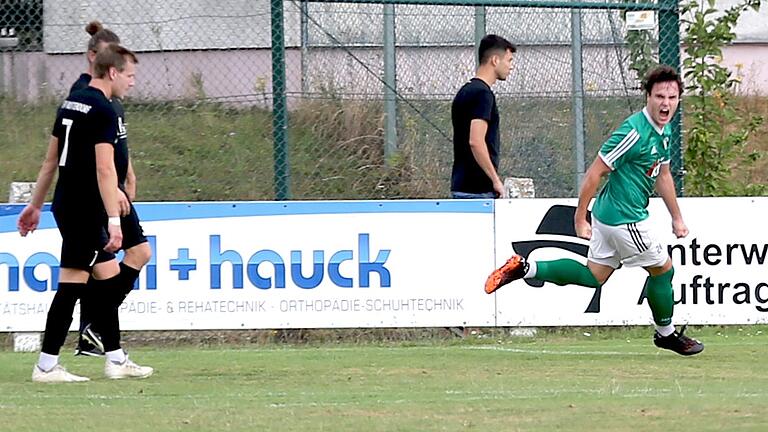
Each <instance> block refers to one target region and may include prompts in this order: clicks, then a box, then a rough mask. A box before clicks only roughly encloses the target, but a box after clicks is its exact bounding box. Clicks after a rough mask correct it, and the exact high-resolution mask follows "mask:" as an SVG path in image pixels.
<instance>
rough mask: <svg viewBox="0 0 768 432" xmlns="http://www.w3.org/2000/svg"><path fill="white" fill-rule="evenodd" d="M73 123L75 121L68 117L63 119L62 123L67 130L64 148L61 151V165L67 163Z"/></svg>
mask: <svg viewBox="0 0 768 432" xmlns="http://www.w3.org/2000/svg"><path fill="white" fill-rule="evenodd" d="M72 123H73V121H72V120H71V119H68V118H63V119H61V124H63V125H64V126H65V127H66V128H67V131H66V132H64V149H63V150H62V151H61V158H59V166H64V165H65V164H66V163H67V151H68V150H69V130H70V129H72Z"/></svg>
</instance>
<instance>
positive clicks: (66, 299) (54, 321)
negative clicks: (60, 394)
mask: <svg viewBox="0 0 768 432" xmlns="http://www.w3.org/2000/svg"><path fill="white" fill-rule="evenodd" d="M54 217H55V218H56V223H57V225H58V227H59V232H60V233H61V236H62V245H61V260H60V263H61V264H60V266H61V268H60V270H59V282H58V286H57V289H56V295H55V296H54V297H53V301H52V302H51V307H50V309H49V310H48V316H47V319H46V323H45V333H44V335H43V345H42V349H41V351H40V356H39V359H38V362H37V364H36V365H35V368H34V370H33V372H32V380H33V381H35V382H78V381H88V378H86V377H80V376H77V375H73V374H70V373H68V372H67V371H66V370H65V369H64V368H63V367H62V366H61V365H59V352H60V350H61V346H62V345H63V344H64V341H65V339H66V337H67V332H68V331H69V326H70V325H71V324H72V314H73V312H74V309H75V303H76V301H77V299H78V298H80V297H81V296H82V295H83V293H84V291H85V290H86V282H87V281H88V275H89V274H90V270H91V266H92V265H93V264H94V262H95V261H96V258H97V256H98V254H99V252H98V251H99V249H100V247H101V245H100V241H99V238H98V236H96V235H95V233H94V231H93V230H89V229H88V225H87V223H85V224H83V223H80V222H82V221H81V220H79V219H78V218H77V217H68V215H66V214H60V213H54Z"/></svg>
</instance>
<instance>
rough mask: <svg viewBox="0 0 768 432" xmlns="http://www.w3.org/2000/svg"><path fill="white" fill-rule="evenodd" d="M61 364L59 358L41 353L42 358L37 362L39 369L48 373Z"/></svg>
mask: <svg viewBox="0 0 768 432" xmlns="http://www.w3.org/2000/svg"><path fill="white" fill-rule="evenodd" d="M57 364H59V356H58V355H52V354H46V353H44V352H42V351H40V357H39V358H38V360H37V367H38V368H40V370H41V371H43V372H48V371H49V370H51V369H53V367H54V366H56V365H57Z"/></svg>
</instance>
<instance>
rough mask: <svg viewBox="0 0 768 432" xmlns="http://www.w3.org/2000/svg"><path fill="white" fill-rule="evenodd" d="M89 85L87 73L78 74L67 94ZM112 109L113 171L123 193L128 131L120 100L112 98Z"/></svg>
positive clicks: (89, 78)
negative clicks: (114, 132)
mask: <svg viewBox="0 0 768 432" xmlns="http://www.w3.org/2000/svg"><path fill="white" fill-rule="evenodd" d="M90 83H91V76H90V75H88V74H87V73H84V74H80V77H78V78H77V81H75V83H74V84H72V87H71V88H70V89H69V94H70V95H71V94H72V93H74V92H76V91H78V90H83V89H86V88H88V85H89V84H90ZM112 108H113V109H114V110H115V113H116V114H117V146H115V169H116V170H117V182H118V186H119V187H120V189H122V190H123V191H125V178H126V176H127V175H128V157H129V155H128V130H127V129H126V127H125V109H123V104H122V103H120V99H118V98H116V97H113V98H112Z"/></svg>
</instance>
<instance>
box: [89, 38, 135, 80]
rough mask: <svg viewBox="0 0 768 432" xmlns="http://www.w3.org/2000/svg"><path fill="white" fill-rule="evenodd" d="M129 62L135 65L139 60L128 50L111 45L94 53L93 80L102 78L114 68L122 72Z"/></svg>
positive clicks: (114, 44)
mask: <svg viewBox="0 0 768 432" xmlns="http://www.w3.org/2000/svg"><path fill="white" fill-rule="evenodd" d="M129 61H130V62H131V63H134V64H136V63H138V62H139V59H137V58H136V54H135V53H134V52H133V51H131V50H129V49H128V48H126V47H124V46H120V45H118V44H116V43H111V44H109V45H107V46H106V47H104V48H102V49H100V50H99V51H98V53H96V59H95V60H94V61H93V75H94V77H95V78H104V76H105V75H106V74H107V72H109V68H115V69H117V70H118V71H120V72H122V71H123V70H125V65H126V63H128V62H129Z"/></svg>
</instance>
